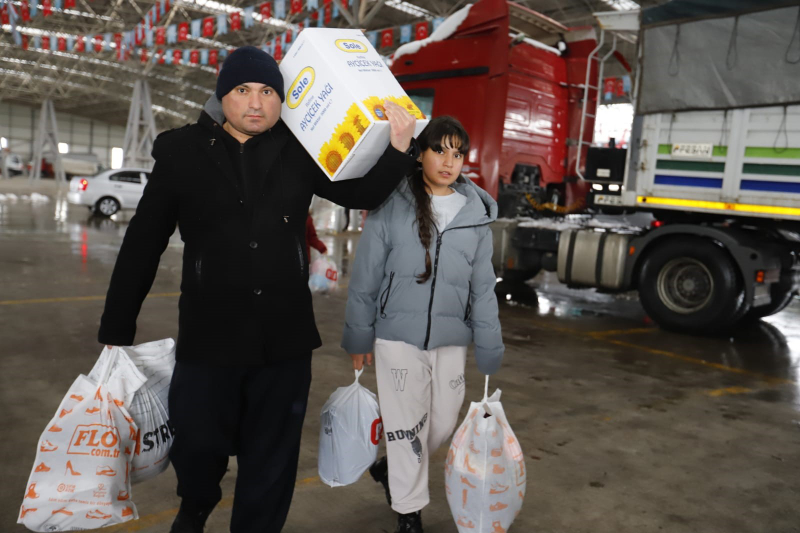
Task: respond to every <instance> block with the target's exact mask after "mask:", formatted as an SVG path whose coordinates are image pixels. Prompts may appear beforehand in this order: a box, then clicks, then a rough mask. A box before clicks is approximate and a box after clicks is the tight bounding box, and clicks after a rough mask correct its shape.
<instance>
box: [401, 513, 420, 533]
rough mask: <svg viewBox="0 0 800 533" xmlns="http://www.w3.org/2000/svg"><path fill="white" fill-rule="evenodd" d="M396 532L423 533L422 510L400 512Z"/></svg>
mask: <svg viewBox="0 0 800 533" xmlns="http://www.w3.org/2000/svg"><path fill="white" fill-rule="evenodd" d="M395 533H422V511H417V512H416V513H409V514H398V515H397V529H396V530H395Z"/></svg>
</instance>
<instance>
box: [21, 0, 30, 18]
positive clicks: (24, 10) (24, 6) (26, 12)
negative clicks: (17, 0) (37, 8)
mask: <svg viewBox="0 0 800 533" xmlns="http://www.w3.org/2000/svg"><path fill="white" fill-rule="evenodd" d="M19 11H20V13H19V16H20V17H22V20H24V21H25V22H28V21H29V20H31V8H30V7H28V0H22V3H21V4H20V6H19Z"/></svg>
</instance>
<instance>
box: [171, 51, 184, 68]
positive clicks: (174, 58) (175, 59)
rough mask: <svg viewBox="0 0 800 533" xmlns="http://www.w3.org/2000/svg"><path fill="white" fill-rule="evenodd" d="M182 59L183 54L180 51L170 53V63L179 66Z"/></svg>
mask: <svg viewBox="0 0 800 533" xmlns="http://www.w3.org/2000/svg"><path fill="white" fill-rule="evenodd" d="M182 58H183V52H181V51H180V50H173V51H172V62H173V63H174V64H176V65H180V63H181V59H182Z"/></svg>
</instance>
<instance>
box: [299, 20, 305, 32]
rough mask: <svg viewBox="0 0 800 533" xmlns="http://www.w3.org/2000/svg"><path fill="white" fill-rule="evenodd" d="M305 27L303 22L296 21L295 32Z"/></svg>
mask: <svg viewBox="0 0 800 533" xmlns="http://www.w3.org/2000/svg"><path fill="white" fill-rule="evenodd" d="M305 27H306V26H305V24H303V23H302V22H298V23H297V33H298V34H299V33H300V32H301V31H303V29H304V28H305Z"/></svg>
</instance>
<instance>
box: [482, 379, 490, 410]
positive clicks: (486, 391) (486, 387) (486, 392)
mask: <svg viewBox="0 0 800 533" xmlns="http://www.w3.org/2000/svg"><path fill="white" fill-rule="evenodd" d="M482 401H483V403H486V402H488V401H489V376H486V383H485V384H484V385H483V400H482Z"/></svg>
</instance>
